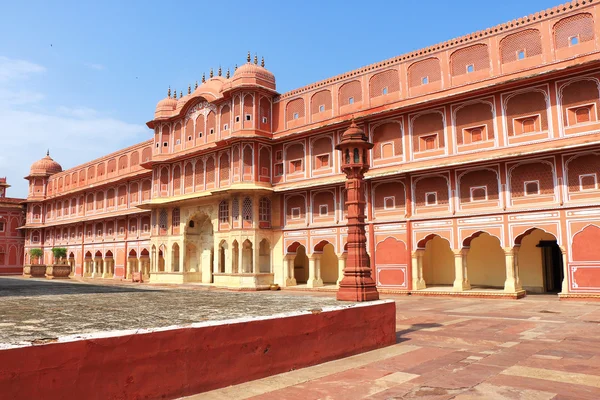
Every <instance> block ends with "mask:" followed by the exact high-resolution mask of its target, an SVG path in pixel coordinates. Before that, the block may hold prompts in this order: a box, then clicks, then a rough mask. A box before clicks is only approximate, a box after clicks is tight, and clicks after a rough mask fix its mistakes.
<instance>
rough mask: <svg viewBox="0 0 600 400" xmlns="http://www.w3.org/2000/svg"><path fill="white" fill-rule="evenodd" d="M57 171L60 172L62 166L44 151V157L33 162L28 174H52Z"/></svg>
mask: <svg viewBox="0 0 600 400" xmlns="http://www.w3.org/2000/svg"><path fill="white" fill-rule="evenodd" d="M58 172H62V167H61V166H60V164H59V163H57V162H56V161H54V160H53V159H52V157H50V154H49V153H46V157H44V158H42V159H41V160H38V161H36V162H34V163H33V164H32V165H31V169H30V170H29V174H30V175H52V174H56V173H58Z"/></svg>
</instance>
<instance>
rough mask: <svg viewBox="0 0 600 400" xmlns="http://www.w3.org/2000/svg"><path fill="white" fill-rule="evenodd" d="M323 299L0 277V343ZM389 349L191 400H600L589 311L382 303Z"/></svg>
mask: <svg viewBox="0 0 600 400" xmlns="http://www.w3.org/2000/svg"><path fill="white" fill-rule="evenodd" d="M333 296H334V294H333V293H327V292H322V293H310V292H292V291H283V292H260V293H240V292H228V291H221V290H214V289H208V288H206V287H202V286H198V285H188V286H185V287H177V288H175V287H166V286H165V287H163V286H152V285H133V284H122V283H117V282H115V281H112V282H108V281H85V282H78V281H73V280H71V281H68V282H56V281H46V280H35V279H29V280H26V279H23V278H17V277H0V343H10V344H18V343H27V342H31V341H34V340H36V339H45V338H54V337H58V336H64V335H72V334H80V333H87V332H97V331H106V330H120V329H132V328H147V327H160V326H169V325H185V324H189V323H192V322H199V321H206V320H219V319H220V320H222V319H229V318H235V317H241V316H261V315H271V314H275V313H281V312H291V311H300V310H312V309H316V308H323V307H328V306H332V305H337V304H339V303H337V302H336V301H335V299H334V297H333ZM383 297H384V298H393V299H395V300H396V307H397V321H396V323H397V344H396V345H394V346H390V347H387V348H384V349H379V350H375V351H372V352H368V353H364V354H359V355H356V356H352V357H348V358H345V359H341V360H337V361H332V362H329V363H324V364H320V365H316V366H313V367H309V368H304V369H300V370H295V371H290V372H286V373H283V374H279V375H275V376H271V377H268V378H265V379H260V380H256V381H252V382H248V383H245V384H241V385H237V386H231V387H228V388H223V389H219V390H215V391H212V392H208V393H204V394H200V395H196V396H192V397H190V399H193V400H198V399H266V400H269V399H278V400H279V399H283V400H286V399H290V400H293V399H302V400H304V399H306V400H310V399H324V400H325V399H327V400H336V399H340V400H341V399H344V400H353V399H373V400H374V399H382V400H383V399H424V400H428V399H436V400H443V399H456V400H465V399H479V400H496V399H500V400H504V399H505V400H525V399H526V400H546V399H548V400H549V399H554V400H560V399H563V400H566V399H570V400H576V399H577V400H586V399H590V400H598V399H600V302H589V303H588V302H582V301H571V302H569V301H563V302H559V301H558V299H557V298H556V297H555V296H528V297H527V298H525V299H522V300H516V301H515V300H497V299H496V300H494V299H469V298H435V297H421V296H415V297H393V296H383Z"/></svg>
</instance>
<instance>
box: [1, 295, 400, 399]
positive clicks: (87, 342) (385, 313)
mask: <svg viewBox="0 0 600 400" xmlns="http://www.w3.org/2000/svg"><path fill="white" fill-rule="evenodd" d="M395 321H396V306H395V303H394V302H393V301H378V302H373V303H367V304H359V305H352V306H342V307H336V308H333V309H325V310H323V311H313V312H302V313H293V314H287V315H280V316H270V317H262V318H253V319H242V320H228V321H217V322H215V321H210V322H205V323H198V324H193V325H191V326H190V327H169V328H164V329H154V330H140V331H137V332H136V331H125V332H107V333H102V334H97V335H82V336H79V337H65V338H61V339H59V340H58V342H56V343H50V344H45V345H34V346H28V347H17V348H8V349H4V350H0V393H1V395H0V397H2V398H6V399H42V398H43V399H46V400H52V399H67V398H69V399H88V400H92V399H102V400H104V399H172V398H178V397H181V396H186V395H192V394H195V393H200V392H205V391H208V390H212V389H217V388H220V387H225V386H229V385H233V384H238V383H242V382H246V381H250V380H254V379H259V378H263V377H266V376H269V375H274V374H278V373H282V372H286V371H290V370H293V369H298V368H303V367H307V366H310V365H314V364H318V363H322V362H325V361H330V360H334V359H338V358H342V357H347V356H350V355H353V354H358V353H361V352H364V351H369V350H373V349H377V348H381V347H385V346H389V345H392V344H394V343H396V323H395Z"/></svg>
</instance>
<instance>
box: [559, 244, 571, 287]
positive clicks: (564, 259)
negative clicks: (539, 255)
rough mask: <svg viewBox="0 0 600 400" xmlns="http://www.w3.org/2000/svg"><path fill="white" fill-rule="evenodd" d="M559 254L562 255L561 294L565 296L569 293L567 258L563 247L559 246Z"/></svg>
mask: <svg viewBox="0 0 600 400" xmlns="http://www.w3.org/2000/svg"><path fill="white" fill-rule="evenodd" d="M560 253H561V255H562V262H563V280H562V288H561V293H563V294H567V293H569V257H568V256H567V249H566V248H565V247H563V246H560Z"/></svg>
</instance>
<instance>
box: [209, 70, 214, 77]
mask: <svg viewBox="0 0 600 400" xmlns="http://www.w3.org/2000/svg"><path fill="white" fill-rule="evenodd" d="M208 76H209V77H210V78H212V77H213V76H215V74H214V73H213V69H212V68H211V69H210V74H209V75H208Z"/></svg>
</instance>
